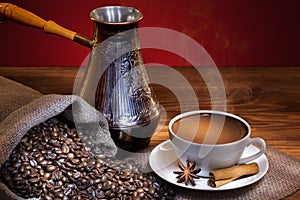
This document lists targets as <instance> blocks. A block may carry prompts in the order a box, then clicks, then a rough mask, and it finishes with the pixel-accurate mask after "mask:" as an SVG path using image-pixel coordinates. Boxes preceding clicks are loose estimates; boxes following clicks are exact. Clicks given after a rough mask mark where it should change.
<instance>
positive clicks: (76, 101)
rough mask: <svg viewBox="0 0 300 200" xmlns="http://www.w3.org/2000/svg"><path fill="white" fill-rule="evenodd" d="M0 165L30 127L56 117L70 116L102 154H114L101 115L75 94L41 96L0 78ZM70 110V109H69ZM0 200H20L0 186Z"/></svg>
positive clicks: (29, 89) (112, 144) (115, 150)
mask: <svg viewBox="0 0 300 200" xmlns="http://www.w3.org/2000/svg"><path fill="white" fill-rule="evenodd" d="M0 95H1V96H0V148H1V151H0V165H1V166H2V164H3V163H4V162H5V161H6V160H7V159H8V158H9V155H10V153H11V152H12V150H13V149H14V148H15V147H16V145H17V144H18V143H19V141H20V139H21V138H22V137H23V136H24V135H25V134H26V132H27V131H28V130H29V129H30V128H32V127H33V126H35V125H37V124H39V123H41V122H44V121H46V120H47V119H49V118H51V117H54V116H56V115H58V114H61V113H64V114H66V116H68V117H70V116H71V115H72V118H73V121H74V122H75V125H76V128H77V129H82V130H80V131H88V132H89V134H90V133H93V134H94V137H97V138H96V140H95V141H97V142H99V144H101V146H103V151H104V152H105V154H108V155H111V156H114V155H115V154H116V152H117V147H116V146H115V144H114V142H113V140H112V139H111V137H110V133H109V131H108V124H107V122H106V119H105V118H104V116H103V115H102V114H101V113H100V112H98V111H97V110H95V109H94V108H93V107H92V106H90V105H89V104H88V103H86V102H85V101H84V100H83V99H82V98H80V97H78V96H75V95H56V94H50V95H42V94H41V93H39V92H37V91H35V90H33V89H31V88H29V87H26V86H24V85H22V84H19V83H16V82H14V81H12V80H9V79H6V78H4V77H2V76H0ZM71 108H72V110H71ZM0 199H5V200H6V199H22V198H20V197H18V196H17V195H15V194H14V193H12V192H11V191H10V190H9V189H8V188H7V187H6V186H5V185H4V184H2V183H0Z"/></svg>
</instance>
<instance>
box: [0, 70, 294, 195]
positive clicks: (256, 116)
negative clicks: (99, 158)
mask: <svg viewBox="0 0 300 200" xmlns="http://www.w3.org/2000/svg"><path fill="white" fill-rule="evenodd" d="M154 68H155V67H153V68H151V69H150V68H148V69H150V70H149V71H150V72H151V73H149V77H150V81H151V82H152V83H151V84H152V87H153V90H154V91H155V93H156V95H157V98H158V99H159V102H160V105H161V106H162V109H163V110H165V111H166V112H163V115H162V118H165V120H164V122H162V123H161V124H160V126H159V129H160V130H159V131H158V132H156V133H155V135H154V136H153V137H152V140H151V143H150V145H152V146H155V145H157V144H159V143H161V142H162V141H164V140H167V139H168V132H167V124H168V122H169V120H170V119H171V118H172V117H174V116H175V115H177V114H179V113H180V112H184V111H188V110H194V109H212V103H211V97H210V95H211V93H209V92H211V91H213V92H218V90H221V89H220V88H213V89H210V90H209V89H208V88H207V84H206V82H205V81H204V79H203V78H202V77H201V75H200V73H199V72H198V71H197V70H196V69H195V68H192V67H173V68H169V70H167V71H164V70H162V69H159V68H158V67H157V68H156V69H154ZM201 70H204V71H205V70H207V69H205V68H202V69H201ZM77 72H78V67H0V75H2V76H5V77H7V78H10V79H12V80H15V81H18V82H21V83H23V84H25V85H27V86H30V87H32V88H34V89H36V90H38V91H40V92H41V93H44V94H49V93H59V94H72V92H73V85H74V80H75V78H76V76H77V78H81V77H82V73H80V72H79V73H77ZM214 73H216V74H218V73H219V74H220V75H221V77H222V79H223V83H224V86H225V91H223V92H225V94H226V110H227V111H228V112H230V113H233V114H236V115H239V116H241V117H242V118H244V119H246V120H247V121H248V122H249V123H250V125H251V127H252V135H253V136H259V137H262V138H264V139H265V140H266V142H267V144H268V145H270V146H272V147H274V148H276V149H278V150H281V151H283V152H285V153H287V154H289V155H290V156H293V157H295V158H297V159H300V89H299V86H300V67H278V66H276V67H221V68H219V69H218V71H217V72H214ZM178 77H180V79H178ZM181 80H182V81H181ZM212 80H213V79H212ZM206 81H207V80H206ZM219 92H220V91H219ZM221 92H222V91H221ZM190 94H192V96H189V95H190ZM176 95H181V96H178V98H177V97H176ZM183 97H184V98H183ZM195 99H196V101H197V103H198V104H199V106H197V105H196V104H197V103H196V104H195V101H194V100H195ZM223 101H224V99H222V98H220V99H219V100H218V101H216V104H215V105H217V107H218V106H219V107H220V106H222V102H223ZM287 199H300V192H299V191H298V192H297V193H296V194H294V195H292V196H290V197H288V198H287Z"/></svg>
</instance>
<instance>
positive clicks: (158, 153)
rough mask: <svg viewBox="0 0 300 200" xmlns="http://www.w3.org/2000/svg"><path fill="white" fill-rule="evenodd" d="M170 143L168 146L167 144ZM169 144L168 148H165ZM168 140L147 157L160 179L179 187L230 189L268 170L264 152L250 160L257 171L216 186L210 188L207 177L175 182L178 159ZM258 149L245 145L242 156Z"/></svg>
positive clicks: (246, 183)
mask: <svg viewBox="0 0 300 200" xmlns="http://www.w3.org/2000/svg"><path fill="white" fill-rule="evenodd" d="M169 145H170V146H169ZM167 146H169V148H166V147H167ZM170 147H171V143H170V140H167V141H164V142H162V143H161V144H159V145H157V146H156V147H155V148H154V149H153V150H152V152H151V154H150V157H149V164H150V166H151V168H152V170H153V171H154V172H155V173H156V174H157V175H158V176H160V177H161V178H162V179H164V180H166V181H168V182H170V183H172V184H174V185H178V186H180V187H184V188H189V189H195V190H209V191H218V190H219V191H220V190H231V189H236V188H240V187H244V186H247V185H250V184H252V183H255V182H256V181H258V180H260V179H261V178H262V177H263V176H264V175H265V174H266V173H267V171H268V168H269V162H268V159H267V157H266V155H265V154H263V155H262V156H260V157H259V158H257V159H255V160H253V161H251V162H256V163H257V164H258V166H259V173H257V174H255V175H252V176H248V177H245V178H241V179H237V180H235V181H232V182H230V183H227V184H225V185H222V186H220V187H218V188H212V187H210V186H209V185H207V180H208V178H202V177H201V178H200V179H195V183H196V185H195V186H192V185H190V184H189V185H185V184H184V183H177V179H176V176H177V175H176V174H174V173H173V171H175V170H179V167H178V160H177V157H176V154H175V152H174V151H173V150H172V148H170ZM257 151H259V149H258V148H257V147H255V146H253V145H250V146H248V147H246V149H245V151H244V153H243V155H242V157H246V156H249V155H252V154H254V153H255V152H257Z"/></svg>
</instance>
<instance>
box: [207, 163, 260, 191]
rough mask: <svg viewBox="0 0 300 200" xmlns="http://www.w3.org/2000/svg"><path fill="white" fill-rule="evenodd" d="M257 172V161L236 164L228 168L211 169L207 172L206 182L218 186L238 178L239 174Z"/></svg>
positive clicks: (244, 174)
mask: <svg viewBox="0 0 300 200" xmlns="http://www.w3.org/2000/svg"><path fill="white" fill-rule="evenodd" d="M258 172H259V167H258V165H257V163H250V164H242V165H236V166H233V167H229V168H223V169H218V170H213V171H211V172H210V173H209V176H210V177H209V180H208V181H207V184H208V185H209V186H211V187H220V186H221V185H224V184H226V183H229V182H231V181H233V180H236V179H238V178H240V177H241V176H246V175H254V174H257V173H258Z"/></svg>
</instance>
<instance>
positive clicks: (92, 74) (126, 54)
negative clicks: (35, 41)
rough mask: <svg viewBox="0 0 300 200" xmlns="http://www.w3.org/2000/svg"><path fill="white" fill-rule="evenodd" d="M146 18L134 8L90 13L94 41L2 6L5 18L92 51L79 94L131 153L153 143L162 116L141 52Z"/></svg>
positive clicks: (116, 139) (15, 9)
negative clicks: (140, 30) (141, 31)
mask: <svg viewBox="0 0 300 200" xmlns="http://www.w3.org/2000/svg"><path fill="white" fill-rule="evenodd" d="M142 18H143V15H142V13H141V12H140V11H138V10H137V9H135V8H132V7H125V6H107V7H101V8H96V9H94V10H93V11H92V12H91V13H90V19H91V20H92V21H93V23H94V39H93V40H92V39H89V38H87V37H85V36H82V35H80V34H78V33H76V32H74V31H71V30H68V29H66V28H64V27H62V26H60V25H58V24H56V23H55V22H53V21H51V20H49V21H46V20H44V19H42V18H40V17H38V16H37V15H35V14H33V13H31V12H29V11H26V10H24V9H22V8H20V7H17V6H15V5H12V4H10V3H0V19H2V20H12V21H16V22H19V23H21V24H25V25H29V26H33V27H36V28H40V29H43V30H44V31H45V32H46V33H51V34H56V35H60V36H62V37H65V38H67V39H70V40H72V41H74V42H77V43H79V44H81V45H84V46H86V47H89V48H91V54H90V57H89V64H88V68H87V70H86V73H85V76H84V78H83V81H82V83H81V88H80V91H79V96H81V97H83V98H84V99H85V100H86V101H87V102H89V103H90V104H91V105H94V106H95V108H96V109H98V110H99V111H100V112H102V113H103V114H104V116H105V117H106V119H107V121H108V123H109V127H110V132H111V136H112V138H113V139H114V141H115V143H116V145H117V146H119V147H120V148H122V149H124V150H128V151H136V150H139V149H141V148H143V147H146V146H147V145H148V143H149V141H150V138H151V136H152V135H153V133H154V132H155V129H156V127H157V124H158V121H159V116H160V113H159V107H158V102H157V100H156V98H155V95H154V94H153V91H152V88H151V87H150V85H149V80H148V75H147V73H146V69H145V66H144V64H143V60H142V55H141V52H140V50H139V41H138V38H137V27H138V22H139V21H140V20H141V19H142Z"/></svg>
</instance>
